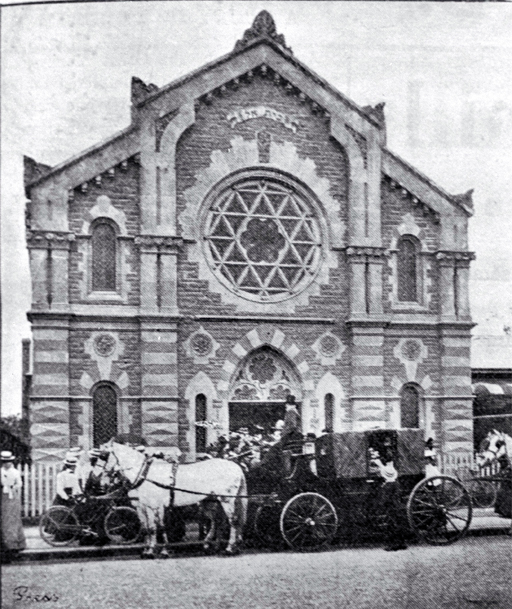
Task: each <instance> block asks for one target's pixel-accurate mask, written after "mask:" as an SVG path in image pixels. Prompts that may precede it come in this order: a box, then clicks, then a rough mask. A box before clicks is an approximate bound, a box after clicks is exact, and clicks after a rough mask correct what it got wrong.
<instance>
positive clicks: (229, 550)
mask: <svg viewBox="0 0 512 609" xmlns="http://www.w3.org/2000/svg"><path fill="white" fill-rule="evenodd" d="M221 503H222V508H223V509H224V513H225V514H226V518H227V519H228V523H229V541H228V545H227V547H226V550H225V553H226V554H228V555H230V556H233V555H234V554H237V553H238V550H237V541H238V529H237V526H236V524H235V501H234V499H232V498H230V499H226V500H225V501H222V502H221Z"/></svg>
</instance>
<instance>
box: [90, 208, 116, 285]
mask: <svg viewBox="0 0 512 609" xmlns="http://www.w3.org/2000/svg"><path fill="white" fill-rule="evenodd" d="M92 289H93V291H94V292H114V291H115V289H116V232H115V230H114V227H113V226H112V225H111V224H110V223H109V222H106V221H101V220H100V221H99V222H97V223H96V224H95V225H94V227H93V229H92Z"/></svg>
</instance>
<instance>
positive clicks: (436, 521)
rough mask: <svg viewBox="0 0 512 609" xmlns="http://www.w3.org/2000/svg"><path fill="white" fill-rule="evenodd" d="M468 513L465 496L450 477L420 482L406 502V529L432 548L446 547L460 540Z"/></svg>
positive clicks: (470, 509) (467, 496)
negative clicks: (410, 530) (407, 523)
mask: <svg viewBox="0 0 512 609" xmlns="http://www.w3.org/2000/svg"><path fill="white" fill-rule="evenodd" d="M472 512H473V509H472V504H471V497H470V495H469V492H468V491H467V489H466V488H465V487H464V485H463V484H462V483H461V482H459V480H457V479H456V478H452V477H450V476H435V477H433V478H426V479H425V480H422V481H421V482H419V483H418V484H417V485H416V486H415V487H414V488H413V490H412V492H411V494H410V496H409V500H408V502H407V518H408V520H409V526H410V527H411V529H412V530H413V531H414V532H415V533H416V534H417V535H418V536H419V537H421V538H422V539H424V540H425V541H426V542H427V543H430V544H432V545H448V544H450V543H454V542H455V541H457V540H459V539H461V538H462V537H463V536H464V535H465V534H466V532H467V530H468V529H469V525H470V524H471V516H472Z"/></svg>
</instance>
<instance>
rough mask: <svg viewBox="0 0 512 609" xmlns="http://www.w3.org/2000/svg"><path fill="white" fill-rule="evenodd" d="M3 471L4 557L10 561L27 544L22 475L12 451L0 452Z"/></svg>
mask: <svg viewBox="0 0 512 609" xmlns="http://www.w3.org/2000/svg"><path fill="white" fill-rule="evenodd" d="M0 459H1V463H2V466H1V472H2V493H1V494H0V496H1V506H2V557H3V560H5V561H6V562H7V561H10V559H11V558H12V556H13V555H14V554H16V553H17V552H19V551H20V550H24V549H25V548H26V546H27V544H26V541H25V533H24V531H23V523H22V522H21V486H22V482H21V475H20V472H19V471H18V470H17V469H16V468H15V467H14V456H13V454H12V452H11V451H9V450H3V451H2V452H1V454H0Z"/></svg>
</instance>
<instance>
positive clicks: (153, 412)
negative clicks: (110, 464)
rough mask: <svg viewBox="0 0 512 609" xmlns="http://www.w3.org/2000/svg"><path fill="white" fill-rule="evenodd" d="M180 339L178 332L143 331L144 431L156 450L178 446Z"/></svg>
mask: <svg viewBox="0 0 512 609" xmlns="http://www.w3.org/2000/svg"><path fill="white" fill-rule="evenodd" d="M162 325H163V322H162ZM176 340H177V334H176V329H172V328H166V329H165V330H163V329H158V330H157V329H153V328H151V329H150V328H148V327H146V328H143V329H142V330H141V388H142V396H141V432H142V436H143V437H144V438H145V439H146V440H147V442H148V444H149V445H150V446H154V447H162V448H164V447H168V446H177V444H178V366H177V353H176Z"/></svg>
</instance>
